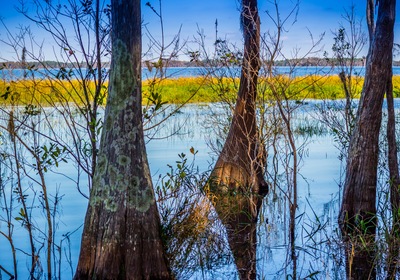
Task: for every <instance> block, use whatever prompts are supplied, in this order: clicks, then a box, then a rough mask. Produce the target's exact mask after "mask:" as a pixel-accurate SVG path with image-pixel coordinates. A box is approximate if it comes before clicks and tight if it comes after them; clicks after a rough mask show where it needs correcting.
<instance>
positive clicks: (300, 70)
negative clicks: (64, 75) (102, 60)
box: [0, 66, 400, 80]
mask: <svg viewBox="0 0 400 280" xmlns="http://www.w3.org/2000/svg"><path fill="white" fill-rule="evenodd" d="M225 70H226V69H224V68H221V69H219V70H217V71H219V72H221V73H222V72H223V71H225ZM231 70H232V71H230V72H229V73H230V74H232V73H233V74H234V75H237V76H239V75H240V68H232V69H231ZM275 70H276V72H277V73H279V74H289V73H291V75H292V76H305V75H311V74H317V75H336V74H338V73H339V72H340V70H339V69H338V68H331V67H326V66H301V67H297V68H295V69H294V70H293V69H291V68H290V67H287V66H277V67H275ZM42 71H43V70H41V69H38V70H36V71H34V72H33V73H34V75H35V77H36V78H42V77H44V76H43V72H42ZM68 71H69V70H68V69H67V72H68ZM155 71H156V70H154V69H153V70H152V71H149V70H148V69H147V68H145V67H143V68H142V77H143V80H145V79H147V78H151V77H154V75H155V74H156V72H155ZM354 71H355V72H354V75H361V76H363V75H364V72H365V69H364V67H355V68H354ZM51 72H52V73H53V75H57V74H58V72H59V69H53V70H51ZM206 72H207V69H205V68H200V67H171V68H166V69H165V75H166V77H170V78H177V77H196V76H201V75H204V74H205V73H206ZM83 73H84V74H85V73H86V71H85V70H83ZM26 75H27V77H32V74H31V73H27V74H26ZM71 75H73V76H78V72H77V71H76V70H71ZM393 75H400V67H399V66H395V67H393ZM23 76H24V70H22V69H12V70H10V69H3V70H0V79H5V80H12V79H19V78H22V77H23Z"/></svg>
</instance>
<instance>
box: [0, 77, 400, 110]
mask: <svg viewBox="0 0 400 280" xmlns="http://www.w3.org/2000/svg"><path fill="white" fill-rule="evenodd" d="M363 82H364V77H354V78H353V86H354V87H356V90H355V91H354V92H359V93H361V89H362V85H363ZM268 83H269V84H270V83H273V84H279V85H280V86H284V87H287V88H289V89H290V92H291V93H292V98H291V99H292V100H303V99H320V100H321V99H328V100H336V99H343V98H345V96H344V91H343V88H342V87H343V86H342V83H341V81H340V78H339V77H338V76H337V75H332V76H319V75H310V76H303V77H301V76H300V77H296V78H293V79H288V78H287V77H286V76H283V75H282V76H278V77H275V78H274V79H273V81H272V82H271V81H268V80H263V79H262V78H261V79H260V85H259V87H260V91H264V93H263V96H264V97H263V98H264V99H265V100H268V99H270V98H269V97H271V96H269V94H268V86H267V84H268ZM238 84H239V79H238V78H237V79H233V78H224V79H216V78H206V77H201V76H199V77H179V78H168V79H161V80H160V79H149V80H144V81H143V82H142V85H143V86H142V91H143V105H151V104H152V96H154V93H155V95H156V96H157V98H159V100H158V102H160V101H161V102H162V103H168V104H183V103H213V102H220V101H221V100H222V99H224V100H226V99H230V100H235V99H236V94H237V90H238V88H237V86H238ZM88 88H89V89H91V90H92V91H93V92H94V90H95V85H94V83H93V85H92V86H89V87H88ZM106 90H107V84H105V86H104V87H103V91H104V93H105V92H106ZM82 91H83V87H82V85H81V84H80V83H79V82H78V81H77V80H72V81H66V80H65V81H64V80H48V79H41V80H29V79H26V80H24V79H21V80H18V81H6V80H0V104H1V105H27V104H29V105H42V106H45V105H51V104H55V103H60V102H63V103H64V102H73V103H75V104H77V105H82V104H79V103H80V102H79V100H80V99H81V98H82V96H83V93H82ZM393 94H394V97H395V98H399V97H400V76H393ZM260 98H262V97H261V96H260ZM354 98H356V99H358V98H359V96H354ZM271 99H272V97H271ZM104 100H106V98H104ZM104 102H105V101H104ZM103 105H104V104H103Z"/></svg>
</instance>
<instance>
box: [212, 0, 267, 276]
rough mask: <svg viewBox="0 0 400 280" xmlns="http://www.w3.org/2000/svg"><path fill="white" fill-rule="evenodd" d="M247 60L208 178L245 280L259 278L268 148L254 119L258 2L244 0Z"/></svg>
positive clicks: (245, 55) (258, 22)
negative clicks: (224, 136) (258, 231)
mask: <svg viewBox="0 0 400 280" xmlns="http://www.w3.org/2000/svg"><path fill="white" fill-rule="evenodd" d="M241 22H242V28H243V36H244V57H243V65H242V71H241V77H240V87H239V92H238V97H237V101H236V106H235V110H234V113H233V118H232V123H231V127H230V129H229V132H228V136H227V139H226V142H225V144H224V147H223V149H222V152H221V154H220V155H219V158H218V160H217V162H216V164H215V167H214V169H213V172H212V174H211V180H210V197H211V201H212V202H213V205H214V207H215V209H216V211H217V213H218V215H219V217H220V219H221V221H222V222H223V224H224V225H225V227H226V229H227V234H228V241H229V244H230V247H231V250H232V252H233V255H234V258H235V262H236V266H237V268H238V270H239V275H240V278H241V279H255V276H256V269H255V256H256V254H255V249H256V231H255V229H256V222H257V216H258V211H259V209H260V206H261V202H262V199H263V197H264V196H265V195H266V193H267V192H268V185H267V183H266V182H265V180H264V175H263V173H264V166H265V155H264V153H265V150H264V147H263V144H262V143H261V142H260V141H259V131H258V128H257V120H256V97H257V79H258V71H259V69H260V19H259V15H258V9H257V1H256V0H242V12H241Z"/></svg>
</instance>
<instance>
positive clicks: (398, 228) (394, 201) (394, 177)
mask: <svg viewBox="0 0 400 280" xmlns="http://www.w3.org/2000/svg"><path fill="white" fill-rule="evenodd" d="M391 72H392V69H391ZM386 100H387V106H388V123H387V133H386V134H387V141H388V165H389V186H390V204H391V208H392V223H393V224H392V228H391V232H390V236H389V240H388V243H389V244H388V246H389V253H388V257H387V258H388V269H387V271H388V279H395V277H396V268H397V263H398V261H399V245H400V244H399V242H400V241H399V240H400V217H399V210H400V193H399V187H400V176H399V163H398V159H397V143H396V118H395V112H394V101H393V82H392V73H391V75H390V77H389V79H388V82H387V91H386Z"/></svg>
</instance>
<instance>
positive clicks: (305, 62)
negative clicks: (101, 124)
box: [0, 57, 400, 69]
mask: <svg viewBox="0 0 400 280" xmlns="http://www.w3.org/2000/svg"><path fill="white" fill-rule="evenodd" d="M157 64H160V62H157V61H148V60H144V61H142V67H143V68H152V67H157ZM208 64H210V63H207V62H205V61H198V62H195V61H181V60H173V61H163V63H162V65H163V67H164V68H179V67H207V65H208ZM364 64H365V58H357V59H356V60H355V62H354V66H364ZM110 65H111V63H110V61H106V62H103V65H102V66H103V67H104V68H109V67H110ZM293 65H296V66H297V67H312V66H325V67H328V66H329V67H332V66H333V67H335V66H339V65H338V64H337V63H336V61H335V59H332V58H329V59H326V58H320V57H310V58H304V59H300V60H295V59H290V60H278V61H276V62H275V63H274V66H293ZM393 66H394V67H397V66H400V60H399V61H393ZM46 67H48V68H61V67H64V68H78V67H79V66H78V64H77V63H65V62H58V61H42V62H37V61H27V62H25V63H23V62H19V61H0V69H29V68H37V69H41V68H46ZM216 67H218V66H216ZM221 67H223V65H221ZM80 68H88V65H87V64H86V63H82V64H81V65H80Z"/></svg>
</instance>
